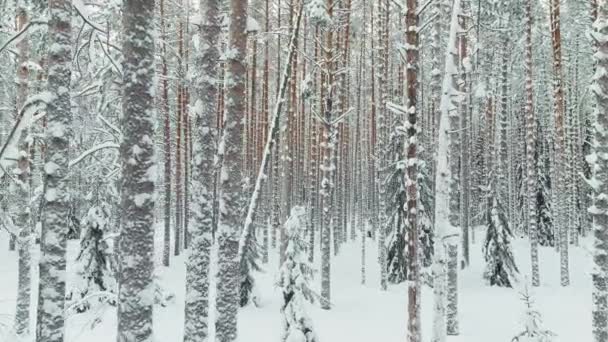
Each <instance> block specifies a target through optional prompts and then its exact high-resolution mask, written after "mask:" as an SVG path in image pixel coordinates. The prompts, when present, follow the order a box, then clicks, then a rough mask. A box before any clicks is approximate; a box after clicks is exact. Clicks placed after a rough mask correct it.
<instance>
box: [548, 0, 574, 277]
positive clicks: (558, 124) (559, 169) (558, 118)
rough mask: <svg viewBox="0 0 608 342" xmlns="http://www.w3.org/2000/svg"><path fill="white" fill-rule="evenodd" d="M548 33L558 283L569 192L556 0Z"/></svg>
mask: <svg viewBox="0 0 608 342" xmlns="http://www.w3.org/2000/svg"><path fill="white" fill-rule="evenodd" d="M550 10H551V15H550V17H551V37H552V45H553V71H554V73H555V75H554V83H553V92H554V94H553V97H554V99H555V138H556V139H555V164H556V165H555V171H556V172H555V173H556V177H555V178H554V179H555V182H554V185H553V187H554V190H556V191H557V192H558V194H559V195H557V196H555V197H556V199H557V203H554V205H553V209H554V213H555V214H556V215H555V218H556V220H555V223H556V226H557V232H558V234H559V256H560V283H561V285H562V286H568V285H569V284H570V276H569V267H568V262H569V261H568V226H567V225H566V222H567V220H568V214H567V213H566V212H565V209H566V206H565V204H566V201H565V199H564V197H565V196H570V194H568V192H567V191H566V192H562V190H566V186H567V184H564V183H565V182H564V181H565V176H566V174H565V170H564V168H565V161H566V144H565V134H566V132H565V127H564V116H565V112H564V87H563V70H562V48H561V27H560V4H559V0H551V4H550ZM555 183H556V184H555Z"/></svg>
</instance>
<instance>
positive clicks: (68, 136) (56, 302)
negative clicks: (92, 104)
mask: <svg viewBox="0 0 608 342" xmlns="http://www.w3.org/2000/svg"><path fill="white" fill-rule="evenodd" d="M71 14H72V3H71V1H69V0H57V1H52V2H50V3H49V15H50V17H49V26H48V30H49V46H50V47H52V48H50V49H49V55H48V70H49V74H48V84H47V91H48V92H49V93H50V96H51V99H52V100H51V101H50V102H49V103H48V104H47V120H48V128H47V132H46V154H45V164H44V172H45V182H44V184H45V191H44V197H45V201H46V202H45V207H44V213H43V225H42V226H43V231H42V236H41V240H40V246H41V251H40V252H41V253H40V280H39V289H38V293H39V296H38V310H39V314H38V320H37V323H36V324H37V325H36V341H38V342H43V341H44V342H63V340H64V330H65V320H64V313H63V309H64V306H65V292H66V290H65V283H66V245H67V231H66V229H65V226H66V224H67V222H68V219H69V211H70V194H69V178H68V177H69V175H68V161H69V157H70V155H69V154H70V141H71V140H72V135H73V133H72V104H71V97H70V89H71V85H70V81H71V75H72V72H71V67H72V30H71V29H72V26H71ZM151 72H153V70H151ZM127 79H128V78H127ZM149 103H151V101H150V102H149ZM150 136H151V134H150ZM133 145H135V142H134V143H133V144H131V145H129V146H133Z"/></svg>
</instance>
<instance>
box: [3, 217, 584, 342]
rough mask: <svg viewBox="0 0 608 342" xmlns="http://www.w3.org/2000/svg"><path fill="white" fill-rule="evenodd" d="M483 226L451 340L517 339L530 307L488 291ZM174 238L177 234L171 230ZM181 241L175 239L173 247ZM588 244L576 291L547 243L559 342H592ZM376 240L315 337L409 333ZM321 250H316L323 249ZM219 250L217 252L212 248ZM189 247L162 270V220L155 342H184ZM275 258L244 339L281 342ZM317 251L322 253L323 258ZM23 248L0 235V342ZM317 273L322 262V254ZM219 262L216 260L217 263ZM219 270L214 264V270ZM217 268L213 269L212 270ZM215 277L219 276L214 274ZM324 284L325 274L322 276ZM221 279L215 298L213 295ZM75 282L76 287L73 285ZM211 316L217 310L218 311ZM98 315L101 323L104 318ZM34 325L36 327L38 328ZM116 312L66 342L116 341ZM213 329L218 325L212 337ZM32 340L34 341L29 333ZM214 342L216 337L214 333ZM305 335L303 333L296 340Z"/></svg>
mask: <svg viewBox="0 0 608 342" xmlns="http://www.w3.org/2000/svg"><path fill="white" fill-rule="evenodd" d="M482 231H483V228H481V227H478V228H477V232H478V233H477V234H476V240H477V242H476V243H475V244H473V245H472V246H471V252H472V253H471V254H472V255H471V261H472V263H471V266H470V268H468V269H466V270H464V271H459V277H458V281H459V284H458V288H459V291H460V295H459V299H458V302H459V310H460V311H459V319H460V328H461V335H460V336H456V337H452V336H448V339H447V341H448V342H456V341H459V342H460V341H462V342H487V341H493V342H509V341H511V339H512V338H513V337H514V336H515V335H516V334H518V333H519V332H521V330H522V327H523V326H524V324H525V307H524V304H523V302H521V300H520V295H519V293H518V291H517V290H516V289H505V288H496V287H488V286H486V285H484V284H485V282H484V281H483V279H482V274H483V268H484V261H483V256H482V255H481V248H482V241H483V234H482ZM172 236H173V235H172ZM171 245H172V246H173V244H171ZM589 245H590V244H589V241H588V240H587V239H584V240H582V241H581V247H572V248H571V250H570V251H571V254H570V257H571V259H570V260H571V261H570V270H571V281H572V284H571V286H569V287H566V288H563V287H561V286H560V285H559V283H560V281H559V257H558V254H556V252H555V250H554V248H545V247H541V248H540V261H541V262H540V271H541V274H540V276H541V286H540V288H532V294H533V296H534V301H535V307H536V308H537V309H538V311H539V312H540V314H541V315H542V319H543V322H544V327H545V328H546V329H549V330H551V331H553V332H555V333H556V334H557V336H556V337H555V339H554V341H556V342H559V341H563V342H566V341H568V342H569V341H577V342H591V341H592V335H591V275H590V268H591V256H590V251H589V249H588V247H584V246H589ZM376 246H377V244H376V243H375V241H373V240H371V239H369V238H368V241H367V245H366V249H367V255H366V259H367V281H368V282H367V284H366V285H361V284H360V259H361V258H360V242H354V243H352V242H351V243H348V244H347V245H345V246H344V247H343V248H342V250H341V252H340V254H339V255H338V256H337V257H336V258H335V259H334V260H333V261H332V303H333V308H332V309H331V310H329V311H324V310H321V309H320V308H319V307H316V306H312V305H308V307H307V312H308V313H309V315H310V317H311V319H312V321H313V324H314V326H315V330H316V332H317V336H318V337H319V340H320V341H321V342H341V341H349V342H369V341H382V342H401V341H405V337H406V324H407V321H406V318H407V311H406V310H407V285H406V284H405V283H403V284H399V285H390V286H389V290H388V291H386V292H382V291H380V289H379V284H380V281H379V270H378V266H377V265H378V262H377V261H376V260H377V248H376ZM316 248H318V246H316ZM513 249H514V255H515V258H516V260H517V263H518V267H519V268H520V271H521V272H522V276H521V277H520V279H525V278H526V276H529V270H530V263H529V258H530V257H529V255H530V253H529V246H528V242H527V240H521V239H516V240H514V242H513ZM214 250H216V249H214ZM32 252H33V256H32V257H33V260H32V266H33V267H32V279H33V282H34V289H32V291H31V292H32V306H31V319H32V321H33V320H34V319H35V317H36V315H35V300H36V298H35V297H36V295H37V292H38V291H37V282H38V275H37V272H38V271H37V269H38V268H37V261H38V257H39V251H38V246H37V245H36V246H35V247H34V249H33V250H32ZM77 253H78V242H77V241H70V243H69V249H68V258H69V260H70V262H68V274H69V279H70V280H69V282H73V281H74V278H75V274H74V273H75V267H74V263H73V262H71V261H73V260H74V259H75V258H76V256H77ZM186 255H187V254H186V253H184V254H182V255H181V256H179V257H173V258H172V259H171V265H172V266H171V267H170V268H164V267H162V266H160V264H161V258H162V224H158V225H157V230H156V258H157V270H158V272H157V273H158V274H159V277H160V280H161V284H162V286H163V287H165V290H167V291H168V292H170V293H173V294H175V296H176V298H175V300H174V301H172V302H170V303H169V305H168V306H167V307H164V308H163V307H157V308H156V310H155V313H154V333H155V341H159V342H160V341H163V342H164V341H170V342H179V341H182V334H183V326H184V322H183V319H184V304H183V302H184V293H185V285H184V283H185V264H184V262H185V258H186ZM270 255H271V260H270V263H269V264H268V265H266V268H265V269H266V271H265V273H262V274H258V276H257V281H258V287H259V289H260V296H261V307H259V308H258V307H255V306H249V307H246V308H244V309H241V311H240V312H239V336H240V338H239V339H238V340H239V341H247V342H273V341H276V342H278V341H280V338H281V313H280V305H281V303H282V298H281V293H280V289H279V288H277V287H276V286H275V285H274V282H275V279H276V278H275V277H276V274H277V272H278V251H277V250H271V253H270ZM318 255H319V254H318V253H317V256H318ZM17 256H18V254H17V252H9V251H8V235H7V233H6V232H4V231H1V232H0V260H1V261H0V279H2V281H0V342H16V341H17V339H16V338H15V337H14V336H13V335H12V333H11V329H10V327H12V325H13V315H14V312H15V299H16V296H17ZM315 262H316V266H317V269H319V267H318V266H319V262H320V260H319V258H318V257H317V258H316V260H315ZM212 265H214V263H212ZM212 268H214V266H212ZM212 272H214V271H213V270H212ZM212 274H214V273H212ZM315 283H316V285H317V286H319V284H320V276H319V275H317V277H316V278H315ZM214 286H215V285H214V284H212V287H211V295H212V296H214V293H215V289H214ZM69 287H70V286H69V284H68V288H69ZM432 300H433V294H432V289H430V288H428V287H427V286H423V296H422V327H423V330H422V335H423V336H422V338H423V341H424V342H427V341H430V338H431V329H432V304H433V303H432ZM211 312H212V315H213V310H211ZM97 317H100V320H98V321H96V318H97ZM34 327H35V324H34V322H32V323H31V329H30V330H31V331H34ZM115 330H116V310H115V309H114V308H112V307H109V306H105V307H97V308H93V309H92V310H91V311H89V312H87V313H85V314H80V315H75V316H71V317H70V318H69V319H68V321H67V331H66V337H67V339H66V341H67V342H108V341H115V340H116V332H115ZM213 332H214V328H213V324H212V323H211V324H210V333H213ZM25 341H27V342H32V341H33V338H30V339H26V340H25ZM210 341H213V339H210ZM295 341H298V339H295Z"/></svg>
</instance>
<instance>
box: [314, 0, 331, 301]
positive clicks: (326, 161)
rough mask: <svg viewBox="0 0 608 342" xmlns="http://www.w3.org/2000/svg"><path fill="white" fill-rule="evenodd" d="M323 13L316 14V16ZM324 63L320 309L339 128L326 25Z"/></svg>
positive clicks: (327, 276) (327, 275)
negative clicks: (334, 121) (336, 123)
mask: <svg viewBox="0 0 608 342" xmlns="http://www.w3.org/2000/svg"><path fill="white" fill-rule="evenodd" d="M327 8H328V12H327V13H325V9H324V8H321V10H322V11H323V14H324V15H327V16H328V17H329V18H330V19H329V20H331V18H332V17H333V0H327ZM319 16H320V15H318V14H315V17H319ZM325 29H326V30H327V32H326V36H325V44H324V45H323V50H325V51H324V52H325V60H324V61H323V63H324V65H323V66H324V68H325V70H324V75H323V76H322V85H321V88H322V90H324V92H323V96H322V97H321V101H322V102H323V104H324V118H323V120H324V121H323V122H322V125H321V127H322V128H323V142H322V145H321V146H322V147H323V153H322V155H323V165H322V166H321V167H320V170H321V173H322V179H321V184H320V185H321V190H320V195H321V197H322V201H323V209H322V219H323V225H322V227H321V297H322V301H321V308H323V309H325V310H329V309H330V307H331V259H330V258H331V230H332V228H334V229H336V227H335V225H334V223H335V222H333V220H332V218H333V216H334V213H333V201H332V198H333V191H334V190H333V189H334V174H335V169H336V164H335V159H336V158H335V153H336V150H335V149H336V129H335V125H334V124H333V123H332V120H334V119H335V118H334V115H333V114H334V110H335V109H334V95H335V94H334V92H335V84H334V82H335V70H334V61H333V55H334V54H333V31H332V30H333V28H332V27H331V26H330V27H326V28H325Z"/></svg>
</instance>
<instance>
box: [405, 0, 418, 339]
mask: <svg viewBox="0 0 608 342" xmlns="http://www.w3.org/2000/svg"><path fill="white" fill-rule="evenodd" d="M417 9H418V1H417V0H408V1H407V13H406V19H405V27H406V44H407V45H406V46H407V49H406V66H407V67H406V79H407V90H406V94H407V97H406V108H407V123H406V128H407V132H406V139H407V140H406V144H405V146H406V151H405V155H406V159H407V169H406V174H405V187H406V192H407V204H406V206H407V216H406V217H407V225H408V229H409V234H408V241H407V246H408V247H407V248H408V254H407V255H408V272H407V276H408V280H409V282H408V317H409V318H408V324H407V327H408V342H420V341H421V332H420V329H421V328H420V318H421V317H420V298H421V295H422V294H421V293H420V291H421V286H420V283H421V280H420V262H419V261H418V254H419V253H418V248H419V247H418V245H419V241H420V239H419V238H418V236H419V230H418V222H417V210H416V209H417V204H418V189H417V179H418V167H417V163H416V160H417V144H416V139H417V137H418V123H417V119H418V112H419V109H418V101H417V95H418V56H419V52H418V14H417V13H416V11H417Z"/></svg>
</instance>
